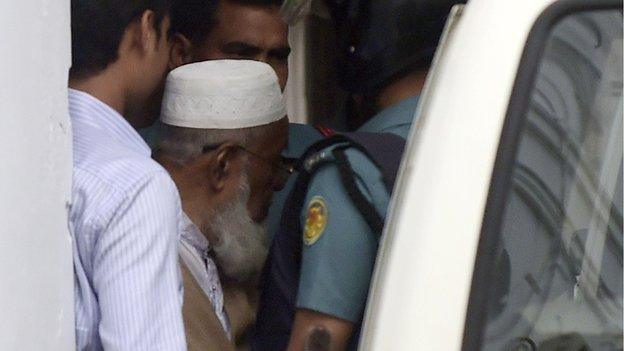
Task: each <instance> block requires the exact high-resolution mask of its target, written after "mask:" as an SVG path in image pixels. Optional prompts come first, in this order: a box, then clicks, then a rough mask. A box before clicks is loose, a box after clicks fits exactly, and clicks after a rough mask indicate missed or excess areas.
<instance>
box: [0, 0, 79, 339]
mask: <svg viewBox="0 0 624 351" xmlns="http://www.w3.org/2000/svg"><path fill="white" fill-rule="evenodd" d="M69 3H70V1H69V0H20V1H14V0H0V122H1V124H0V350H9V351H10V350H20V351H21V350H63V351H65V350H73V349H74V327H73V324H74V321H73V318H74V316H73V315H74V313H73V283H72V279H73V273H72V256H71V239H70V235H69V231H68V226H67V204H68V203H69V199H70V182H71V149H70V147H71V130H70V124H69V117H68V112H67V88H66V86H67V70H68V67H69V65H70V27H69V17H70V16H69V13H70V9H69Z"/></svg>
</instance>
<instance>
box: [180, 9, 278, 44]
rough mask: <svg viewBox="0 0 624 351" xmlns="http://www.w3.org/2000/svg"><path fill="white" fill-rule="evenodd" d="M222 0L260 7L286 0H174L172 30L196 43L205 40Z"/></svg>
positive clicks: (213, 24)
mask: <svg viewBox="0 0 624 351" xmlns="http://www.w3.org/2000/svg"><path fill="white" fill-rule="evenodd" d="M221 1H227V2H231V3H234V4H238V5H245V6H259V7H268V6H276V7H281V6H282V3H283V2H284V0H172V2H173V4H172V8H171V31H172V32H173V33H180V34H183V35H184V36H186V37H187V38H188V39H189V40H190V41H191V42H192V43H193V44H195V45H197V44H199V43H201V42H203V41H204V40H206V38H207V37H208V35H209V34H210V31H211V30H212V28H213V27H214V26H215V24H216V23H217V11H216V8H217V7H218V5H219V2H221Z"/></svg>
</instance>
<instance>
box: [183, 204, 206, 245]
mask: <svg viewBox="0 0 624 351" xmlns="http://www.w3.org/2000/svg"><path fill="white" fill-rule="evenodd" d="M180 228H181V231H182V234H181V238H182V240H183V241H184V242H186V243H188V244H190V245H192V246H193V247H194V248H195V249H197V250H198V251H199V252H202V253H206V254H207V253H208V251H210V244H209V242H208V239H206V236H205V235H204V234H203V233H202V232H201V231H200V230H199V228H197V226H196V225H195V223H193V221H191V219H190V218H189V217H188V216H187V215H186V213H184V212H182V218H181V219H180Z"/></svg>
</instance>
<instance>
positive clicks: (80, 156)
mask: <svg viewBox="0 0 624 351" xmlns="http://www.w3.org/2000/svg"><path fill="white" fill-rule="evenodd" d="M168 11H169V1H168V0H72V3H71V15H72V50H73V53H72V68H71V70H70V81H69V87H70V90H69V108H70V115H71V122H72V130H73V147H74V162H73V174H74V179H73V186H72V207H71V210H70V230H71V232H72V235H73V241H74V242H73V245H74V267H75V309H76V310H75V312H76V342H77V350H102V349H105V350H185V349H186V342H185V338H184V327H183V322H182V313H181V307H182V284H181V277H180V272H179V267H178V258H177V247H178V237H179V233H180V231H179V228H178V219H179V216H180V214H181V209H180V200H179V195H178V192H177V189H176V187H175V185H174V183H173V181H172V180H171V178H170V177H169V175H168V174H167V172H166V171H165V170H164V169H163V168H161V167H160V166H159V165H158V164H157V163H156V162H154V161H153V160H152V159H151V158H150V156H151V153H150V149H149V147H148V146H147V145H146V144H145V142H144V141H143V140H142V139H141V137H140V136H139V134H138V133H137V132H136V130H135V129H136V128H140V127H144V126H148V125H150V124H151V123H152V122H153V119H154V118H155V117H157V116H158V111H149V110H148V108H147V106H160V103H159V100H160V99H161V97H160V96H161V95H162V85H163V82H164V78H165V74H166V70H167V62H168V57H169V49H170V44H169V39H168V35H167V33H168V28H169V16H168Z"/></svg>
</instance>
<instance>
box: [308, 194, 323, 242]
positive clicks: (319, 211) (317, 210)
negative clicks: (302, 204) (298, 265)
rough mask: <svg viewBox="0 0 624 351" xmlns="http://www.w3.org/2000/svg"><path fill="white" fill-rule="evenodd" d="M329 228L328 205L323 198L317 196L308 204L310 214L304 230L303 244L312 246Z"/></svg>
mask: <svg viewBox="0 0 624 351" xmlns="http://www.w3.org/2000/svg"><path fill="white" fill-rule="evenodd" d="M326 226H327V204H326V203H325V200H324V199H323V198H322V197H321V196H315V197H313V198H312V200H311V201H310V203H309V204H308V214H307V217H306V221H305V228H304V229H303V242H304V243H305V244H306V245H312V244H314V243H315V242H317V240H318V239H319V238H320V237H321V235H323V232H324V231H325V227H326Z"/></svg>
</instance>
